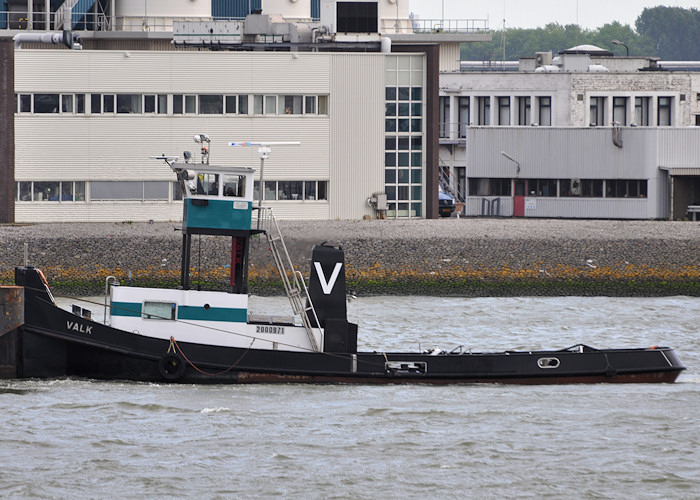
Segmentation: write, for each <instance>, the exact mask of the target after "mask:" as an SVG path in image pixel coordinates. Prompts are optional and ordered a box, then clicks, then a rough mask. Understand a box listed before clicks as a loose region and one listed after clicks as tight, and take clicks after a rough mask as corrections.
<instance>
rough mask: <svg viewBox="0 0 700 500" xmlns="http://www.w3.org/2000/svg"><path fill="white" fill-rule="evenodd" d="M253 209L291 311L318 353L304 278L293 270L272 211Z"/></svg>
mask: <svg viewBox="0 0 700 500" xmlns="http://www.w3.org/2000/svg"><path fill="white" fill-rule="evenodd" d="M254 208H255V210H258V211H259V212H258V217H257V226H258V229H260V230H262V231H264V232H265V235H266V236H267V242H268V244H269V245H270V251H271V252H272V257H273V258H274V259H275V265H276V266H277V270H278V271H279V273H280V278H282V284H283V285H284V291H285V293H286V294H287V297H288V298H289V302H290V303H291V305H292V311H293V312H294V314H298V315H299V316H300V317H301V322H302V324H303V325H304V329H305V330H306V334H307V335H308V337H309V342H310V344H311V348H312V349H313V350H314V351H315V352H320V351H321V349H320V347H319V345H318V342H317V341H316V335H315V333H314V328H313V326H312V322H311V319H312V318H313V320H314V323H313V324H315V325H317V327H318V328H319V331H320V326H319V325H320V323H319V321H318V316H317V315H316V310H315V309H314V306H313V304H312V302H311V297H309V289H308V288H307V287H306V282H305V281H304V276H303V275H302V274H301V272H300V271H296V270H294V264H293V263H292V259H291V258H290V257H289V252H288V251H287V246H286V245H285V243H284V238H283V237H282V232H281V231H280V228H279V225H278V224H277V220H275V217H274V215H273V214H272V209H271V208H269V207H254ZM290 277H291V278H290Z"/></svg>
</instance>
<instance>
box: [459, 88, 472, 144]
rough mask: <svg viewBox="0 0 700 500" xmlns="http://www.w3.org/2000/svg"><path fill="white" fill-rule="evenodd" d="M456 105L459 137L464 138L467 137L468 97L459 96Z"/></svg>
mask: <svg viewBox="0 0 700 500" xmlns="http://www.w3.org/2000/svg"><path fill="white" fill-rule="evenodd" d="M458 107H459V116H458V127H459V138H460V139H464V138H465V137H467V127H468V126H469V97H459V98H458Z"/></svg>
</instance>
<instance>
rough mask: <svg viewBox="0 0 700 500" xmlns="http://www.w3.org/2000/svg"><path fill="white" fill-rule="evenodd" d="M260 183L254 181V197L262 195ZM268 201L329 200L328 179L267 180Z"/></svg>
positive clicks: (266, 192)
mask: <svg viewBox="0 0 700 500" xmlns="http://www.w3.org/2000/svg"><path fill="white" fill-rule="evenodd" d="M259 191H260V183H259V182H258V181H255V182H254V187H253V197H254V199H258V197H259V196H260V194H259ZM265 200H267V201H275V200H280V201H303V200H309V201H316V200H323V201H325V200H328V181H265Z"/></svg>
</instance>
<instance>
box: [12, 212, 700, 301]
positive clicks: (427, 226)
mask: <svg viewBox="0 0 700 500" xmlns="http://www.w3.org/2000/svg"><path fill="white" fill-rule="evenodd" d="M279 224H280V227H281V230H282V232H283V234H284V236H285V241H286V243H287V247H288V248H289V252H290V256H291V258H292V261H293V262H295V263H296V264H297V265H298V268H299V269H300V270H302V271H303V272H305V273H306V272H308V268H309V257H310V251H311V248H312V246H313V245H314V244H316V243H321V242H324V241H328V242H332V243H335V244H339V245H341V246H342V247H343V249H344V250H345V253H346V269H347V280H348V288H349V289H350V290H351V291H353V292H354V293H356V294H429V295H440V294H444V295H466V296H488V295H601V294H602V295H639V296H646V295H699V296H700V223H692V222H667V221H579V220H551V219H548V220H539V219H535V220H533V219H470V218H467V219H447V220H399V221H393V220H383V221H381V220H371V221H282V222H280V223H279ZM176 228H179V224H178V223H155V224H145V223H143V224H142V223H99V224H92V223H86V224H34V225H3V226H0V283H3V284H9V283H12V281H13V269H14V267H15V266H16V265H21V264H23V263H24V260H25V248H26V253H27V261H28V262H29V264H30V265H34V266H36V267H40V268H42V269H43V270H44V272H45V274H46V276H47V278H48V280H49V283H50V284H51V286H52V287H53V289H54V290H55V291H56V292H57V293H59V294H65V295H84V294H92V293H100V291H101V290H102V289H103V288H104V280H105V278H106V277H107V276H110V275H113V276H116V277H117V278H118V279H120V281H121V282H122V283H123V284H127V283H129V282H131V283H133V284H134V285H143V286H152V285H158V286H169V287H176V286H177V284H178V280H179V272H180V246H181V241H182V233H181V232H179V231H176V230H175V229H176ZM191 263H192V268H191V272H192V277H193V280H195V281H196V280H197V279H199V278H201V279H202V280H203V281H207V282H214V283H218V287H219V288H221V289H225V287H226V282H227V276H228V269H229V268H228V264H229V263H230V240H229V239H228V238H225V237H214V238H212V237H209V238H206V237H203V238H202V239H201V245H200V241H199V238H198V237H194V238H193V244H192V261H191ZM250 264H251V266H250V284H251V285H250V288H251V290H250V291H251V292H252V293H258V294H270V293H280V292H281V288H280V283H279V277H278V275H277V272H276V270H275V269H274V267H273V262H272V258H271V255H270V252H269V250H268V246H267V242H266V240H265V238H264V237H257V238H255V239H254V240H253V242H252V244H251V258H250Z"/></svg>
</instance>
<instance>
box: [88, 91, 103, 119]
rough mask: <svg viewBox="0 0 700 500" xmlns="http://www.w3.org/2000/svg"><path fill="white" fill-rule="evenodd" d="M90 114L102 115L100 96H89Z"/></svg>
mask: <svg viewBox="0 0 700 500" xmlns="http://www.w3.org/2000/svg"><path fill="white" fill-rule="evenodd" d="M90 113H92V114H94V115H96V114H99V113H102V94H90Z"/></svg>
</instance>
